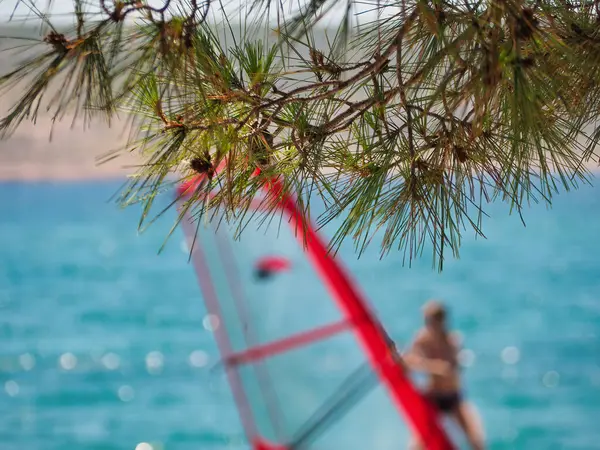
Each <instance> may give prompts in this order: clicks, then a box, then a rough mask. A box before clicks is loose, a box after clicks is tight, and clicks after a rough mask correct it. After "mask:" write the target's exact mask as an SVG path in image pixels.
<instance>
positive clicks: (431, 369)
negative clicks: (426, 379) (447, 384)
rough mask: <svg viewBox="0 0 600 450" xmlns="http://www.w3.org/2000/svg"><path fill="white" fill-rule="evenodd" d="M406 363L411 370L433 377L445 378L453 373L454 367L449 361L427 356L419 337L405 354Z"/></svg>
mask: <svg viewBox="0 0 600 450" xmlns="http://www.w3.org/2000/svg"><path fill="white" fill-rule="evenodd" d="M404 361H405V363H406V364H407V366H408V367H409V368H410V369H412V370H415V371H418V372H427V373H430V374H432V375H438V376H442V377H443V376H447V375H448V374H449V373H451V371H452V366H451V365H450V364H449V363H448V362H447V361H444V360H442V359H436V358H429V357H427V356H426V352H425V349H424V345H423V341H422V339H421V338H419V337H418V336H417V338H416V339H415V340H414V341H413V343H412V344H411V346H410V347H409V349H408V350H407V351H406V352H405V353H404Z"/></svg>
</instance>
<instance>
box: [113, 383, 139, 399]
mask: <svg viewBox="0 0 600 450" xmlns="http://www.w3.org/2000/svg"><path fill="white" fill-rule="evenodd" d="M117 395H118V396H119V399H120V400H121V401H122V402H130V401H131V400H133V397H135V391H134V390H133V388H132V387H131V386H127V385H125V386H121V387H120V388H119V391H118V392H117Z"/></svg>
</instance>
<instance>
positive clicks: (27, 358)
mask: <svg viewBox="0 0 600 450" xmlns="http://www.w3.org/2000/svg"><path fill="white" fill-rule="evenodd" d="M19 364H21V367H22V368H23V370H26V371H29V370H31V369H33V368H34V367H35V358H34V357H33V355H32V354H31V353H23V354H22V355H21V356H19Z"/></svg>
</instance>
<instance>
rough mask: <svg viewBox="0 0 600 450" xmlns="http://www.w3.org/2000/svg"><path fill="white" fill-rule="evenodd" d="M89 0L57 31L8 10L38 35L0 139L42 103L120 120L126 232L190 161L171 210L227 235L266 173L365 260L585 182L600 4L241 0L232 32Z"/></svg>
mask: <svg viewBox="0 0 600 450" xmlns="http://www.w3.org/2000/svg"><path fill="white" fill-rule="evenodd" d="M98 1H99V3H93V4H92V3H90V2H83V0H74V11H75V14H74V15H73V26H72V27H71V28H69V29H65V30H63V29H60V30H59V29H58V27H57V26H55V24H54V23H53V19H52V15H51V14H50V13H48V12H47V11H44V12H43V13H42V12H41V10H39V9H38V8H37V7H36V6H35V2H33V3H32V2H31V0H30V1H29V3H25V2H23V3H22V4H21V5H20V6H22V7H25V6H27V8H29V9H30V11H33V13H35V14H37V16H38V18H39V19H40V21H41V22H43V24H44V26H45V30H46V31H45V32H44V37H43V40H40V41H38V42H33V43H32V45H36V46H38V47H39V50H38V51H37V52H36V53H35V55H34V56H32V57H31V58H30V59H29V60H27V61H25V62H23V63H22V64H21V65H20V66H19V67H18V68H17V69H16V70H13V71H11V72H10V73H7V74H2V76H1V78H0V89H2V90H14V89H19V90H20V91H21V92H23V95H22V97H21V99H20V100H19V101H18V102H16V103H15V104H14V105H13V106H12V108H11V110H10V112H9V113H8V115H7V116H6V117H4V118H2V120H1V122H0V130H1V131H2V133H3V136H4V137H5V138H9V137H10V134H11V132H13V131H14V130H15V129H16V128H17V127H18V126H19V124H20V123H21V122H22V121H23V120H35V119H36V116H37V115H38V111H39V109H40V107H41V105H44V106H43V107H44V108H45V110H46V111H48V112H49V113H50V114H52V117H53V118H54V119H55V120H62V119H64V118H66V117H70V118H72V119H73V120H77V119H79V118H83V120H84V121H85V122H86V123H92V122H93V120H96V119H103V120H108V121H111V120H114V118H115V117H116V116H117V115H119V116H120V117H121V116H122V115H126V117H128V118H129V122H128V126H129V127H130V139H129V141H128V143H127V145H126V147H125V148H123V149H121V151H123V152H136V153H138V154H140V155H141V156H142V157H143V160H144V164H143V165H142V166H141V167H139V169H138V170H137V172H136V173H133V174H132V176H131V178H130V181H129V183H128V184H127V185H126V186H125V187H124V189H123V191H122V192H121V193H120V196H119V201H120V203H121V204H123V205H129V204H133V203H142V204H143V206H144V208H143V214H142V218H141V220H140V227H145V226H146V225H148V224H149V223H152V221H153V220H154V218H155V216H151V214H150V211H151V207H152V204H153V201H154V200H155V199H156V198H157V196H158V195H160V194H161V193H163V192H164V191H165V190H168V189H171V188H172V185H173V183H174V180H175V181H177V182H179V181H182V180H183V179H186V178H188V177H190V176H193V175H194V174H198V173H201V174H204V175H205V176H206V178H207V183H206V184H205V185H204V186H203V187H202V189H200V190H198V191H197V192H196V193H195V195H194V196H193V198H192V199H191V200H190V201H188V202H187V203H186V205H185V208H193V210H194V215H195V217H204V218H205V219H206V220H211V218H214V217H216V216H215V211H217V210H218V211H221V212H224V213H225V214H224V217H226V218H227V220H230V221H233V222H235V223H237V224H238V225H239V229H240V230H242V229H243V227H244V226H245V222H246V220H247V218H248V214H249V213H250V208H249V204H250V200H251V199H252V198H253V196H254V195H255V194H256V192H258V191H259V190H260V189H261V188H262V186H263V185H264V183H265V182H267V181H268V180H269V179H271V178H272V177H274V176H277V177H280V179H281V180H282V181H283V184H284V186H285V189H286V190H287V191H288V192H290V193H292V194H293V195H295V196H296V197H297V199H298V202H299V205H300V207H301V209H302V210H303V211H305V212H306V213H307V215H308V211H309V209H310V201H311V198H314V196H315V195H316V196H319V197H321V198H322V199H323V200H324V201H325V202H326V205H327V208H326V213H324V214H323V215H322V216H320V217H319V218H318V223H319V224H321V225H322V224H325V223H327V222H329V221H331V220H332V219H334V218H339V217H341V218H343V222H342V224H341V226H340V227H339V228H338V230H337V233H336V234H335V236H334V238H333V240H332V248H333V249H335V248H337V246H339V244H340V243H341V242H342V241H343V240H344V239H346V238H351V239H353V240H354V242H355V244H356V249H357V252H358V253H360V252H361V251H362V249H364V248H365V246H366V245H368V244H369V243H370V241H371V239H372V237H373V235H374V233H375V232H377V231H381V232H382V233H383V236H384V238H383V242H382V248H381V250H382V254H385V253H386V252H389V251H392V250H393V251H398V250H399V251H403V252H405V254H406V255H407V257H408V259H409V260H410V259H412V258H413V257H415V256H416V255H419V254H421V253H422V251H423V248H424V247H425V246H426V245H427V244H430V245H432V247H433V252H434V257H435V258H434V260H435V262H436V264H437V266H438V267H439V268H440V269H441V267H442V264H443V261H444V258H445V256H446V252H447V250H448V249H449V250H450V251H451V252H452V253H453V255H454V256H457V255H458V249H459V247H460V238H461V235H462V234H463V233H464V232H465V231H469V230H470V231H471V232H472V231H473V230H474V231H475V233H477V234H481V235H482V234H483V231H482V229H481V219H482V216H483V215H484V207H485V204H486V203H487V202H489V201H490V200H492V199H494V198H500V199H502V200H504V201H505V202H507V203H508V204H509V205H510V208H511V209H512V210H515V211H518V212H519V214H520V213H521V211H522V209H523V208H524V207H525V206H526V205H527V204H528V203H529V202H530V201H543V202H547V203H551V200H552V197H553V195H555V194H556V193H557V192H558V191H559V190H561V189H566V190H568V189H570V188H572V187H576V186H577V185H578V183H581V182H585V181H587V180H588V175H589V173H588V171H587V169H586V164H587V163H588V162H589V161H591V160H592V159H593V158H594V156H595V149H596V145H597V142H598V139H600V128H599V127H598V126H597V125H596V118H597V117H598V108H599V106H600V65H599V58H600V6H599V5H600V0H595V1H583V2H578V1H571V0H569V1H566V0H565V1H563V0H560V1H554V0H552V1H546V0H540V1H530V0H527V1H525V0H487V1H483V0H480V1H473V0H462V1H445V0H381V1H373V0H369V1H371V3H370V4H366V3H365V2H358V1H356V0H309V1H308V2H307V3H306V4H304V5H303V7H302V8H296V9H295V10H292V11H291V12H290V7H289V6H290V5H289V4H283V3H277V4H275V2H270V1H264V0H255V1H254V2H252V1H251V0H250V1H249V2H248V3H242V10H243V11H242V12H241V13H240V14H239V15H240V16H243V17H244V19H245V21H243V22H241V25H240V22H239V21H238V22H237V24H235V25H234V24H233V20H229V19H228V14H229V16H231V14H232V13H231V11H232V9H231V7H230V6H231V5H229V6H228V5H224V4H223V3H220V2H215V1H214V0H212V1H210V0H205V1H203V2H198V1H197V0H185V1H184V2H181V1H175V0H164V3H163V4H162V6H156V5H154V4H153V5H150V3H147V2H146V1H145V0H127V1H114V2H112V1H109V0H98ZM238 9H239V5H238ZM336 10H337V11H342V12H343V14H342V15H343V17H341V20H339V21H338V22H337V24H336V26H337V29H336V30H334V32H333V33H329V34H328V35H327V37H326V39H325V42H326V45H319V44H318V42H317V40H318V39H317V38H316V36H317V35H318V34H319V33H321V35H322V34H323V31H322V28H319V27H320V26H321V25H322V22H323V20H324V18H327V17H328V15H327V14H328V12H330V11H336ZM366 10H370V12H371V15H370V16H366V17H369V19H368V20H367V19H365V20H358V19H359V17H357V12H359V11H362V12H364V11H366ZM264 30H267V31H264ZM50 93H52V94H50ZM116 156H118V155H117V154H115V153H110V154H107V155H105V157H104V159H110V158H114V157H116ZM222 163H224V164H225V166H224V167H225V169H224V170H222V171H217V170H216V167H217V166H218V165H219V164H222ZM256 168H260V169H261V175H260V176H253V173H254V172H255V169H256ZM174 175H175V178H174ZM209 190H214V191H215V195H214V196H211V197H208V196H206V192H208V191H209ZM274 204H275V202H274V201H271V202H270V203H269V205H270V207H271V208H272V207H273V205H274ZM171 206H173V205H171ZM185 208H184V209H185ZM271 212H272V214H275V212H274V208H272V211H271ZM178 217H179V219H181V217H182V214H180V215H179V216H178Z"/></svg>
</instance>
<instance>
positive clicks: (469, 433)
mask: <svg viewBox="0 0 600 450" xmlns="http://www.w3.org/2000/svg"><path fill="white" fill-rule="evenodd" d="M452 416H453V417H454V419H455V420H456V422H457V423H458V425H459V426H460V427H461V428H462V430H463V432H464V433H465V436H466V438H467V440H468V441H469V445H470V446H471V448H472V449H473V450H484V448H485V446H484V443H483V441H484V439H483V430H482V429H481V426H480V422H479V420H478V418H477V415H476V414H475V411H473V409H472V408H471V407H470V406H469V404H468V403H467V402H464V401H461V402H460V404H459V405H458V407H457V408H456V409H455V410H454V411H453V413H452Z"/></svg>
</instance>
